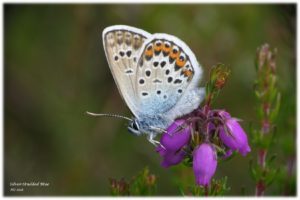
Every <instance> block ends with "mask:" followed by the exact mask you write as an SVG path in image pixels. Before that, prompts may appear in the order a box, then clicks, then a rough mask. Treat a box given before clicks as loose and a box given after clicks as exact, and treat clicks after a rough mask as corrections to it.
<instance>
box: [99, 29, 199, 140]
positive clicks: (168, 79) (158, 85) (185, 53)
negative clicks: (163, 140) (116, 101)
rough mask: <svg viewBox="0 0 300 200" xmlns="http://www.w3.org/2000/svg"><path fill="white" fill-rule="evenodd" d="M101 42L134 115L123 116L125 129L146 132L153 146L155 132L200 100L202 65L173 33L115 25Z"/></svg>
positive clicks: (115, 78) (197, 104) (103, 35)
mask: <svg viewBox="0 0 300 200" xmlns="http://www.w3.org/2000/svg"><path fill="white" fill-rule="evenodd" d="M102 39H103V46H104V50H105V54H106V58H107V62H108V65H109V68H110V70H111V73H112V75H113V78H114V80H115V82H116V85H117V87H118V89H119V92H120V94H121V96H122V97H123V99H124V100H125V102H126V104H127V106H128V107H129V109H130V110H131V112H132V113H133V115H134V117H135V118H134V119H128V118H126V119H128V120H130V123H129V125H128V130H129V131H130V132H131V133H133V134H135V135H141V134H146V135H147V136H148V140H149V141H150V142H151V143H152V144H154V145H156V144H157V143H159V142H158V141H156V140H154V138H155V137H156V135H157V134H159V133H162V132H164V131H165V129H166V128H167V127H168V126H169V125H170V124H171V123H172V122H173V121H174V120H175V119H176V118H177V117H180V116H182V115H184V114H187V113H190V112H191V111H192V110H194V109H196V108H197V107H198V106H199V104H200V102H201V101H202V100H203V98H204V93H205V92H204V89H203V88H199V87H198V84H199V81H200V79H201V76H202V68H201V66H200V65H199V63H198V62H197V60H196V57H195V55H194V53H193V52H192V51H191V50H190V48H189V47H188V46H187V45H186V44H185V43H184V42H183V41H182V40H180V39H179V38H177V37H175V36H173V35H169V34H164V33H155V34H150V33H148V32H146V31H144V30H141V29H138V28H135V27H131V26H126V25H114V26H109V27H107V28H105V29H104V30H103V33H102Z"/></svg>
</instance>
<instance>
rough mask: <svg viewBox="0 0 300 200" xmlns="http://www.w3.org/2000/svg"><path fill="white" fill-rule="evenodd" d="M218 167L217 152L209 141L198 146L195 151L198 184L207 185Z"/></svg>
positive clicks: (195, 172) (194, 160)
mask: <svg viewBox="0 0 300 200" xmlns="http://www.w3.org/2000/svg"><path fill="white" fill-rule="evenodd" d="M216 168H217V154H216V152H215V149H214V148H213V147H212V146H211V145H210V144H208V143H203V144H201V145H200V146H198V147H197V148H196V149H195V150H194V153H193V170H194V174H195V177H196V184H198V185H202V186H207V185H209V184H210V181H211V178H212V176H213V175H214V174H215V171H216Z"/></svg>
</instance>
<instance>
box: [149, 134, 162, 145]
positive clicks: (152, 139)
mask: <svg viewBox="0 0 300 200" xmlns="http://www.w3.org/2000/svg"><path fill="white" fill-rule="evenodd" d="M148 141H149V142H150V143H151V144H153V145H154V146H156V147H157V146H158V145H160V142H159V141H157V140H154V134H149V136H148Z"/></svg>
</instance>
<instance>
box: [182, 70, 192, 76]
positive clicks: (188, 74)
mask: <svg viewBox="0 0 300 200" xmlns="http://www.w3.org/2000/svg"><path fill="white" fill-rule="evenodd" d="M183 74H184V75H185V76H187V77H190V76H192V75H193V72H192V71H191V70H184V71H183Z"/></svg>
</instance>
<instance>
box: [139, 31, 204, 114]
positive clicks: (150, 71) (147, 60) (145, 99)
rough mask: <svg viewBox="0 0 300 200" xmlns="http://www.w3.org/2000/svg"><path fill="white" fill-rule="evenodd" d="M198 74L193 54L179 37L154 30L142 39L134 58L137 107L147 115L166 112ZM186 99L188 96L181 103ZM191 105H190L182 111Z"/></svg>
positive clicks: (195, 79) (193, 84) (199, 70)
mask: <svg viewBox="0 0 300 200" xmlns="http://www.w3.org/2000/svg"><path fill="white" fill-rule="evenodd" d="M195 75H196V76H195ZM200 76H201V69H200V68H199V66H198V63H197V61H196V59H195V56H194V54H193V53H192V52H191V51H190V49H189V48H188V47H187V46H186V45H185V44H184V43H183V42H182V41H181V40H179V39H178V38H176V37H174V36H171V35H167V34H154V35H153V37H152V38H150V39H149V40H147V41H146V42H145V44H144V46H143V49H142V51H141V52H140V56H139V60H138V65H137V76H136V80H135V82H136V85H137V86H136V93H137V95H138V96H139V97H138V98H137V99H138V100H139V102H137V104H138V107H140V108H143V109H144V110H146V111H147V114H150V115H156V114H158V113H162V114H166V113H167V112H169V111H170V110H172V109H173V108H174V107H175V105H176V104H177V103H178V102H180V99H181V98H182V97H184V96H186V95H185V91H187V89H188V88H192V89H194V87H196V86H197V83H198V81H199V79H200ZM186 101H189V100H186V99H185V100H184V101H182V103H186ZM191 101H193V100H191ZM192 103H193V104H194V102H192ZM189 106H190V105H186V107H189ZM183 109H184V106H183ZM191 109H194V108H188V110H187V111H186V112H189V111H190V110H191ZM184 112H185V111H180V114H184Z"/></svg>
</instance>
